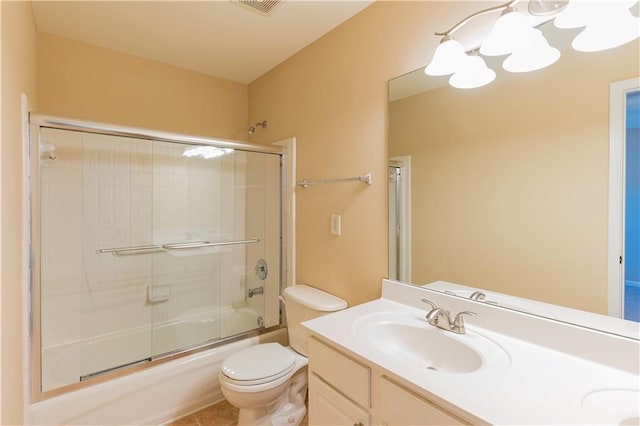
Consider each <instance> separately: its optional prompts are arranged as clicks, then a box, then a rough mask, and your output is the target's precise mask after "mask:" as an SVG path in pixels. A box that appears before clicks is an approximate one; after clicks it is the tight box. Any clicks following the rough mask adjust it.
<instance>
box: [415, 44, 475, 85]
mask: <svg viewBox="0 0 640 426" xmlns="http://www.w3.org/2000/svg"><path fill="white" fill-rule="evenodd" d="M466 56H467V55H466V53H465V52H464V49H463V48H462V45H461V44H460V43H458V42H457V41H456V40H453V39H451V38H448V39H446V40H444V39H443V41H442V42H441V43H440V44H439V45H438V47H437V48H436V52H435V53H434V54H433V59H431V62H430V63H429V65H427V67H426V68H425V69H424V73H425V74H427V75H432V76H441V75H449V74H453V73H455V72H456V71H458V70H459V69H460V66H461V64H462V63H463V62H464V61H465V60H466Z"/></svg>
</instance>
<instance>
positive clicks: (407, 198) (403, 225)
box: [389, 155, 411, 282]
mask: <svg viewBox="0 0 640 426" xmlns="http://www.w3.org/2000/svg"><path fill="white" fill-rule="evenodd" d="M389 160H390V161H395V162H396V163H399V164H400V169H401V173H400V217H399V218H398V220H400V259H399V262H398V263H399V268H398V269H399V270H398V280H400V281H404V282H411V156H410V155H402V156H398V157H391V158H389Z"/></svg>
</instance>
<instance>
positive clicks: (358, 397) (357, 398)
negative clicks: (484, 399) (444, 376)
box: [309, 337, 469, 426]
mask: <svg viewBox="0 0 640 426" xmlns="http://www.w3.org/2000/svg"><path fill="white" fill-rule="evenodd" d="M309 424H310V425H312V426H313V425H317V426H321V425H348V426H351V425H354V426H365V425H394V426H395V425H461V424H469V423H468V422H466V421H464V420H463V419H462V418H461V417H459V416H458V415H456V414H455V413H451V412H450V411H447V410H445V409H444V408H442V407H440V406H438V405H437V404H435V403H433V402H431V401H429V400H428V399H426V398H424V397H422V396H420V395H418V394H416V393H414V392H412V391H410V390H408V389H405V388H404V387H403V386H402V385H401V384H400V383H398V382H397V381H396V380H390V379H389V378H388V377H386V376H385V374H384V372H383V371H382V370H379V369H378V368H376V367H375V366H372V365H367V363H366V362H364V361H356V360H354V359H353V358H351V357H350V356H349V355H346V354H344V353H342V352H340V351H339V350H338V349H335V348H334V347H330V346H328V345H326V344H325V343H323V342H321V341H320V340H319V339H317V338H315V337H312V338H311V339H310V342H309Z"/></svg>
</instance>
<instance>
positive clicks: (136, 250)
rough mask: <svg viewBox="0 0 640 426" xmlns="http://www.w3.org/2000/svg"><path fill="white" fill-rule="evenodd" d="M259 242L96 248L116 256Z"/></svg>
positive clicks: (255, 240)
mask: <svg viewBox="0 0 640 426" xmlns="http://www.w3.org/2000/svg"><path fill="white" fill-rule="evenodd" d="M259 242H260V239H259V238H250V239H248V240H229V241H213V242H212V241H189V242H185V243H169V244H158V245H148V246H132V247H114V248H108V249H99V250H96V254H105V253H111V254H112V255H114V256H119V255H123V254H127V253H129V254H144V253H140V252H149V251H165V250H183V249H194V248H204V247H218V246H231V245H236V244H251V243H259Z"/></svg>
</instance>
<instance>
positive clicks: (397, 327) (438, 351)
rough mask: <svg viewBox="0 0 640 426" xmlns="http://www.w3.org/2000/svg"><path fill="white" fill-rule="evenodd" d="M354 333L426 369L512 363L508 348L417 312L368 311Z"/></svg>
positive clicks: (374, 346)
mask: <svg viewBox="0 0 640 426" xmlns="http://www.w3.org/2000/svg"><path fill="white" fill-rule="evenodd" d="M353 333H354V334H355V336H356V337H357V338H358V339H359V340H360V342H361V343H363V344H364V345H367V346H369V347H370V348H372V349H375V350H377V351H379V352H381V353H382V354H384V355H386V356H388V357H389V358H390V359H393V360H396V361H400V362H402V363H407V364H410V365H411V366H413V367H416V368H418V369H423V370H425V371H434V372H442V373H470V372H473V371H476V370H479V369H481V368H487V367H507V366H508V365H510V364H511V360H510V358H509V355H508V354H507V353H506V351H505V350H504V349H503V348H502V347H501V346H499V345H498V344H496V343H494V342H493V341H491V340H489V339H488V338H486V337H483V336H482V335H480V334H478V333H476V332H474V331H469V330H468V329H467V333H466V334H455V333H452V332H450V331H445V330H442V329H439V328H437V327H434V326H432V325H430V324H428V323H427V322H426V320H425V319H424V316H420V315H418V314H414V313H404V312H380V313H374V314H369V315H365V316H363V317H361V318H359V319H358V320H357V321H355V322H354V324H353Z"/></svg>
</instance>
